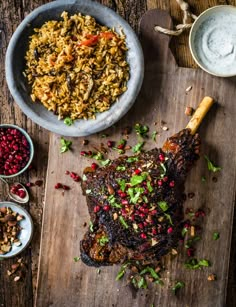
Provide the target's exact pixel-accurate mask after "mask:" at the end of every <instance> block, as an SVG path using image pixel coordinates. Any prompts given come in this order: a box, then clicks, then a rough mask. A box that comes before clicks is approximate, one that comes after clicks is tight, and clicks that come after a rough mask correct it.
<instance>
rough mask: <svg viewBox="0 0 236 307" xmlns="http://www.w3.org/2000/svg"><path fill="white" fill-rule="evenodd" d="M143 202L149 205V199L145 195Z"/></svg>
mask: <svg viewBox="0 0 236 307" xmlns="http://www.w3.org/2000/svg"><path fill="white" fill-rule="evenodd" d="M143 200H144V202H145V203H146V204H147V203H148V198H147V196H146V195H143Z"/></svg>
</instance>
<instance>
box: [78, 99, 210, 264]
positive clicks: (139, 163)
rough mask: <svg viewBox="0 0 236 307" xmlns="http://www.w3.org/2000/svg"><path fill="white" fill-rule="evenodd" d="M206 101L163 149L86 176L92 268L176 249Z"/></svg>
mask: <svg viewBox="0 0 236 307" xmlns="http://www.w3.org/2000/svg"><path fill="white" fill-rule="evenodd" d="M212 102H213V100H212V99H211V98H209V97H207V98H205V100H203V101H202V103H201V104H200V106H199V108H198V109H197V111H196V112H195V115H194V116H193V118H192V119H191V121H190V123H189V125H188V126H187V128H186V129H183V130H182V131H180V132H179V133H177V134H175V135H174V136H172V137H170V138H168V139H167V141H166V142H165V144H164V145H163V147H162V148H160V149H153V150H150V151H148V152H144V153H141V154H139V155H136V156H131V157H127V156H122V157H120V158H118V159H116V160H114V161H113V162H112V163H111V164H110V165H109V166H107V167H101V168H98V169H97V170H96V171H94V172H87V173H85V176H84V179H85V180H84V181H83V182H82V190H83V193H84V195H86V198H87V204H88V209H89V214H90V217H91V227H90V229H89V230H88V231H87V233H86V234H85V236H84V238H83V240H82V241H81V243H80V244H81V245H80V248H81V259H82V261H83V262H84V263H85V264H87V265H89V266H96V267H98V266H101V265H112V264H115V263H123V262H124V261H127V260H139V261H142V260H144V261H145V260H148V261H152V260H158V259H160V257H161V256H163V255H165V254H167V253H168V252H169V251H170V250H171V249H172V248H175V247H177V245H178V241H179V238H180V235H181V228H182V225H181V224H182V221H183V202H184V182H185V179H186V176H187V174H188V172H189V170H190V169H191V167H192V166H193V165H194V163H195V161H196V160H197V159H198V158H199V150H200V139H199V136H198V134H195V132H196V129H197V127H198V125H199V124H200V121H201V120H202V118H203V116H204V115H205V113H206V112H207V110H208V109H209V107H210V106H211V104H212Z"/></svg>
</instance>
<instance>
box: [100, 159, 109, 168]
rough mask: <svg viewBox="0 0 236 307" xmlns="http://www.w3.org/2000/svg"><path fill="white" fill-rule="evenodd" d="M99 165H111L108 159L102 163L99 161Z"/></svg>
mask: <svg viewBox="0 0 236 307" xmlns="http://www.w3.org/2000/svg"><path fill="white" fill-rule="evenodd" d="M100 163H101V164H102V165H103V166H107V165H109V164H110V163H111V160H110V159H107V160H103V161H100Z"/></svg>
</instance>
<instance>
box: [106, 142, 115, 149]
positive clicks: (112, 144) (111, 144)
mask: <svg viewBox="0 0 236 307" xmlns="http://www.w3.org/2000/svg"><path fill="white" fill-rule="evenodd" d="M114 145H115V143H114V142H113V141H107V147H109V148H112V147H114Z"/></svg>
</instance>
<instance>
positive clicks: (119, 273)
mask: <svg viewBox="0 0 236 307" xmlns="http://www.w3.org/2000/svg"><path fill="white" fill-rule="evenodd" d="M129 264H130V262H126V263H124V264H123V265H122V266H121V268H120V270H119V272H118V274H117V275H116V280H119V279H121V278H122V277H123V276H124V275H125V271H126V269H127V267H128V265H129Z"/></svg>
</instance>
